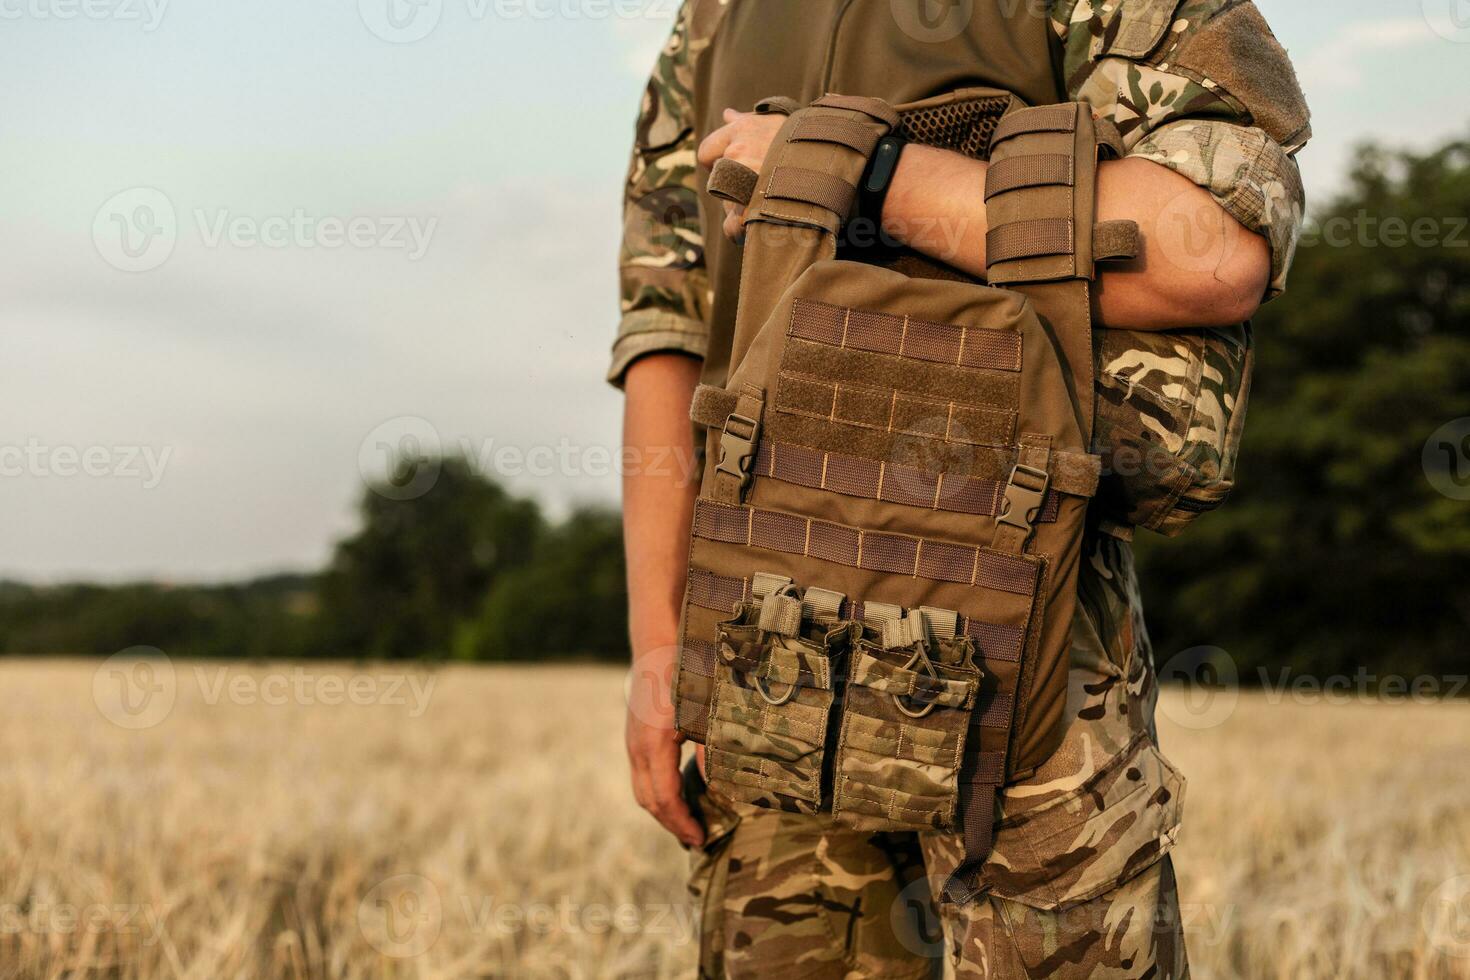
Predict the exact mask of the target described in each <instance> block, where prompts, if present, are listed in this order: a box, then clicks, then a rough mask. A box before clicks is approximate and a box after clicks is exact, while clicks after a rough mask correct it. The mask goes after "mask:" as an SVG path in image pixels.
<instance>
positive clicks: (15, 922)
mask: <svg viewBox="0 0 1470 980" xmlns="http://www.w3.org/2000/svg"><path fill="white" fill-rule="evenodd" d="M136 670H137V667H136V665H128V664H125V663H119V662H116V661H114V662H108V663H101V664H99V663H94V662H83V661H56V660H52V661H34V660H6V661H0V679H3V684H4V690H5V692H6V694H7V699H6V703H7V710H6V711H5V713H4V714H3V715H0V753H3V755H0V758H3V763H0V976H4V977H26V978H32V977H48V978H62V977H74V976H104V977H117V978H150V980H151V978H160V977H189V978H198V980H215V978H231V977H250V978H255V977H270V978H274V977H446V978H453V977H473V976H519V977H552V976H555V977H601V976H650V977H676V976H686V975H688V974H689V972H690V969H691V965H692V962H693V954H694V943H693V939H694V936H693V923H692V922H691V919H690V910H689V908H688V906H687V904H686V893H685V890H684V882H683V867H684V859H683V855H682V853H681V852H680V851H679V849H678V848H677V847H676V846H675V845H674V844H673V843H672V841H671V839H669V838H668V837H666V836H665V835H664V834H663V833H662V832H661V831H659V830H658V829H657V828H656V827H655V825H654V824H653V823H651V821H650V820H649V819H648V818H646V817H645V816H644V815H643V814H642V813H641V811H639V810H638V809H637V808H636V807H635V806H634V804H633V802H632V800H631V796H630V794H629V792H628V791H627V789H626V767H625V764H624V761H623V753H622V739H621V715H622V697H621V675H620V673H619V672H617V671H615V670H611V669H607V668H594V667H572V666H567V667H546V668H467V667H455V668H449V669H444V670H441V671H438V672H435V673H424V672H418V671H416V670H415V671H409V672H406V673H405V672H404V671H401V670H398V669H396V668H393V667H373V668H358V667H353V666H350V665H323V664H316V665H302V666H292V665H250V666H244V665H238V664H214V663H199V664H195V663H174V664H172V665H159V667H158V670H157V671H156V672H155V673H154V674H152V675H147V674H145V675H143V676H142V677H141V678H139V677H137V676H135V675H134V674H129V673H127V672H128V671H136ZM133 681H138V682H139V683H140V684H142V685H143V688H140V689H150V690H153V691H154V692H155V697H154V698H153V699H151V700H150V701H148V702H146V703H145V702H141V701H129V700H122V701H120V700H118V698H119V697H121V696H122V694H120V692H121V691H122V690H123V688H122V687H121V686H120V685H125V684H129V683H132V682H133ZM149 685H151V688H150V687H149ZM1178 698H1179V695H1177V694H1175V693H1172V692H1169V693H1166V695H1165V699H1166V700H1165V705H1166V709H1171V708H1172V709H1173V710H1164V711H1163V712H1161V719H1160V724H1161V729H1162V740H1163V742H1164V748H1165V751H1166V752H1167V753H1168V754H1169V755H1170V756H1171V757H1172V758H1173V759H1174V760H1175V761H1176V762H1177V763H1179V764H1180V765H1181V766H1182V767H1183V768H1184V770H1185V772H1186V773H1187V774H1188V776H1189V777H1190V787H1189V795H1188V805H1187V818H1186V829H1185V832H1184V835H1183V839H1182V841H1181V844H1180V847H1179V849H1178V851H1177V861H1178V868H1179V873H1180V878H1181V883H1182V888H1183V894H1184V902H1185V905H1186V915H1187V916H1188V918H1189V943H1190V954H1191V958H1192V961H1193V964H1194V968H1195V972H1196V975H1197V976H1200V977H1230V976H1243V977H1291V978H1296V977H1333V978H1336V977H1364V978H1368V977H1372V978H1378V977H1390V976H1392V977H1431V976H1435V977H1438V976H1470V898H1467V896H1470V878H1466V879H1464V880H1457V879H1458V878H1459V876H1461V875H1466V874H1470V779H1466V760H1465V746H1466V744H1467V737H1470V711H1467V710H1466V708H1465V707H1464V706H1461V705H1408V704H1399V705H1378V704H1368V703H1361V702H1360V703H1354V704H1349V705H1342V706H1319V705H1305V704H1301V703H1292V702H1290V701H1284V702H1281V703H1271V702H1270V700H1269V699H1268V698H1266V697H1265V696H1262V695H1250V696H1243V697H1242V698H1241V700H1240V702H1239V704H1238V705H1237V706H1236V707H1235V710H1234V711H1233V712H1232V713H1231V714H1230V715H1229V717H1228V718H1227V719H1226V720H1225V721H1224V722H1223V723H1222V724H1220V725H1218V726H1215V727H1209V728H1202V729H1198V730H1195V729H1192V728H1189V727H1186V726H1182V725H1180V724H1178V723H1176V722H1177V721H1178V720H1181V719H1182V720H1184V721H1185V722H1192V720H1193V718H1194V717H1196V716H1194V715H1191V714H1189V713H1187V712H1184V711H1182V710H1180V709H1179V706H1178V705H1179V702H1178V701H1177V699H1178ZM1171 718H1173V719H1175V720H1174V721H1171ZM1460 885H1464V886H1465V887H1464V888H1460V887H1459V886H1460Z"/></svg>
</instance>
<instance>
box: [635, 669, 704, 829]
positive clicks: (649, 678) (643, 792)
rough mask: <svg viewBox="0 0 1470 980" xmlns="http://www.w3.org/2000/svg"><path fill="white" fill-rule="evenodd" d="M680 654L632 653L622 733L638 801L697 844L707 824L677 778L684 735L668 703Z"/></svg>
mask: <svg viewBox="0 0 1470 980" xmlns="http://www.w3.org/2000/svg"><path fill="white" fill-rule="evenodd" d="M677 656H678V650H677V648H676V647H672V646H670V647H662V648H659V649H657V650H653V651H650V652H648V653H645V654H642V655H641V656H640V655H635V656H634V659H633V672H632V675H631V677H630V679H629V684H628V722H627V726H626V728H625V731H624V735H625V739H626V741H627V745H628V762H629V764H630V765H631V766H632V769H633V795H634V797H636V798H637V800H638V805H639V806H641V807H643V809H645V810H647V811H648V812H649V813H651V814H652V815H653V817H654V819H656V820H657V821H658V822H659V823H661V824H663V826H664V829H666V830H667V831H668V832H669V833H671V834H673V835H674V836H675V837H677V838H679V841H680V842H681V843H682V844H684V845H685V846H686V847H698V846H699V845H701V844H703V843H704V830H703V828H701V827H700V826H699V821H697V820H695V819H694V815H693V813H691V812H690V810H689V804H688V803H687V802H686V801H685V799H684V795H683V784H682V782H681V780H680V778H679V746H680V745H681V744H682V743H683V741H684V736H682V735H680V734H679V731H678V729H677V728H675V726H674V711H673V706H672V705H670V704H669V690H670V682H671V681H672V679H673V676H674V669H675V661H676V658H677Z"/></svg>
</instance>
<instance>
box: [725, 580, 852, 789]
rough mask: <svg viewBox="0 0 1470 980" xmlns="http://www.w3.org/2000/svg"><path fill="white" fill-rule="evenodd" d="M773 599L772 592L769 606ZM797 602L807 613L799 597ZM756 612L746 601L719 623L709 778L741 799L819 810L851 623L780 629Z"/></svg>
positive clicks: (797, 606) (768, 601)
mask: <svg viewBox="0 0 1470 980" xmlns="http://www.w3.org/2000/svg"><path fill="white" fill-rule="evenodd" d="M771 605H772V604H771V601H770V600H767V602H766V605H765V607H763V609H768V608H770V607H771ZM796 608H797V609H798V613H797V615H798V616H799V615H800V613H799V609H800V603H799V602H797V603H796ZM752 618H753V615H752V611H751V610H749V609H742V612H741V614H740V615H738V616H737V617H736V618H735V619H733V620H731V621H730V622H727V623H722V624H720V626H719V644H718V662H717V663H716V665H715V688H714V697H713V700H712V702H711V705H710V717H709V734H708V737H707V742H706V746H707V755H706V757H705V758H706V765H707V768H708V771H709V780H710V783H711V785H713V786H715V787H716V788H717V789H718V790H719V791H720V792H721V793H723V794H725V795H726V796H728V797H729V798H731V799H733V800H737V801H739V802H743V803H755V804H759V805H762V806H769V807H775V808H777V809H781V810H787V811H790V812H795V813H815V812H817V811H818V809H820V807H821V804H822V764H823V759H824V757H825V755H826V751H825V750H826V744H827V735H828V726H829V724H830V721H831V714H832V703H833V700H834V693H835V684H834V680H833V678H834V676H835V675H836V666H837V665H836V663H835V662H834V661H835V660H836V658H837V657H838V655H840V654H841V653H843V652H844V651H845V648H846V645H847V637H848V629H847V628H846V627H840V626H839V627H836V628H833V629H831V630H828V631H825V632H824V633H822V634H821V638H820V639H809V638H807V637H806V636H802V635H800V630H799V626H798V627H796V628H792V629H790V630H789V631H787V632H779V631H776V630H773V629H763V628H762V624H761V622H759V621H757V622H750V620H751V619H752ZM760 618H762V619H765V618H767V617H760ZM766 625H768V626H769V625H770V624H769V622H767V623H766Z"/></svg>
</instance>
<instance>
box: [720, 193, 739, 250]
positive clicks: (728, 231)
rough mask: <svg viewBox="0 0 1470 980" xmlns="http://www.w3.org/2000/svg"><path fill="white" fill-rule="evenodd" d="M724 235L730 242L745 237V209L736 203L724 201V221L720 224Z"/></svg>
mask: <svg viewBox="0 0 1470 980" xmlns="http://www.w3.org/2000/svg"><path fill="white" fill-rule="evenodd" d="M722 229H723V231H724V233H725V237H726V238H728V239H730V241H732V242H741V241H744V239H745V209H744V208H742V207H741V206H740V205H738V204H731V203H730V202H729V201H726V202H725V221H724V224H723V226H722Z"/></svg>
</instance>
